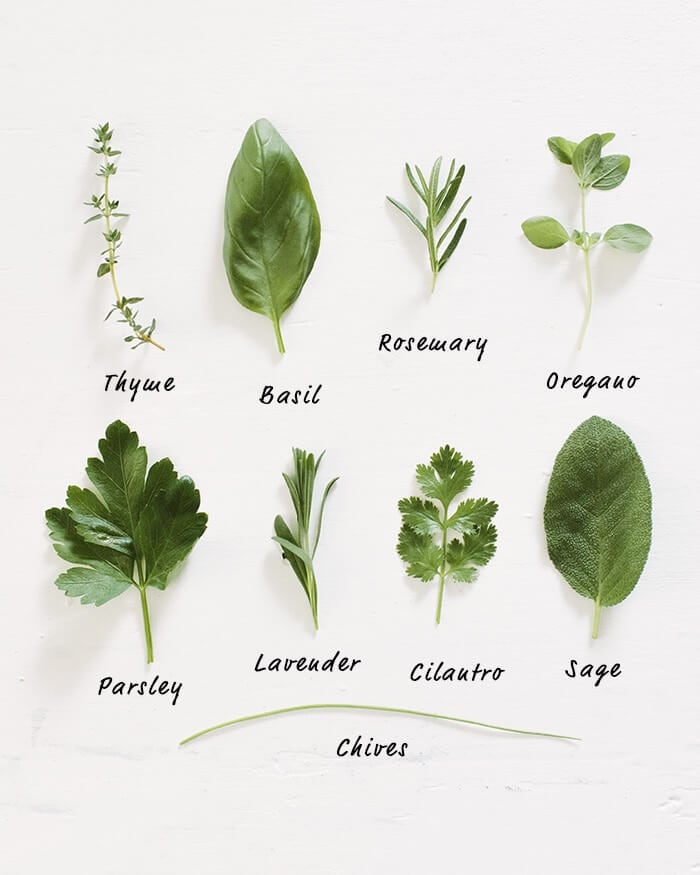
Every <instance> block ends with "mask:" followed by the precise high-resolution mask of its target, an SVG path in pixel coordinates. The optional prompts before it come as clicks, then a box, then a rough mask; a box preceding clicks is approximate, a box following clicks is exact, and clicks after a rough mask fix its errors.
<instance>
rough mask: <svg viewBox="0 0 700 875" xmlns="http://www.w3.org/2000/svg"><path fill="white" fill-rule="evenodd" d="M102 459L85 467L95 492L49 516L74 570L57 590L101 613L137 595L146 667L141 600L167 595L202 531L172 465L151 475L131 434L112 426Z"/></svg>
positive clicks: (195, 503) (73, 494)
mask: <svg viewBox="0 0 700 875" xmlns="http://www.w3.org/2000/svg"><path fill="white" fill-rule="evenodd" d="M99 450H100V455H101V456H102V458H101V459H97V458H91V459H88V462H87V469H86V471H87V475H88V477H89V479H90V481H91V483H92V485H93V486H94V487H95V490H96V491H93V490H91V489H82V488H80V487H79V486H69V487H68V492H67V497H66V504H67V505H68V506H67V507H61V508H58V507H52V508H50V509H49V510H47V511H46V524H47V525H48V527H49V532H50V535H51V538H52V540H53V542H54V544H53V546H54V549H55V550H56V552H57V553H58V555H59V556H60V557H61V559H65V560H66V562H70V563H71V564H72V565H73V567H72V568H70V569H68V571H64V572H63V574H61V575H60V576H59V577H58V578H57V579H56V586H57V587H58V588H59V589H62V590H63V591H64V593H65V594H66V595H67V596H70V597H73V598H80V602H81V604H84V605H87V604H93V605H103V604H105V603H106V602H108V601H110V600H111V599H113V598H116V597H117V596H119V595H121V594H122V593H123V592H126V590H127V589H129V588H130V587H132V586H133V587H135V588H136V589H137V590H138V592H139V596H140V599H141V612H142V615H143V625H144V632H145V636H146V651H147V659H148V662H149V663H150V662H153V639H152V636H151V621H150V616H149V611H148V601H147V597H146V592H147V590H148V587H150V586H152V587H155V588H156V589H165V587H166V586H167V584H168V578H169V576H170V574H171V573H172V572H173V570H174V569H175V568H176V566H178V565H179V564H180V563H181V562H182V561H183V559H185V557H186V556H187V555H188V554H189V552H190V551H191V550H192V547H193V546H194V545H195V543H196V542H197V541H198V540H199V538H200V537H201V536H202V535H203V533H204V530H205V529H206V527H207V515H206V514H205V513H198V511H199V492H198V490H197V489H196V488H195V485H194V483H193V482H192V480H190V478H189V477H178V475H177V471H175V469H174V467H173V463H172V462H171V461H170V459H167V458H166V459H161V460H160V461H158V462H155V464H153V465H151V468H150V470H147V469H148V457H147V455H146V448H145V447H142V446H140V445H139V438H138V435H137V434H136V432H133V431H131V430H130V429H129V426H128V425H125V424H124V423H123V422H121V421H119V420H117V421H116V422H113V423H112V424H111V425H110V426H108V427H107V432H106V435H105V437H104V438H103V439H102V440H101V441H100V442H99Z"/></svg>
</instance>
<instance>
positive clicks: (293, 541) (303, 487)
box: [272, 449, 338, 629]
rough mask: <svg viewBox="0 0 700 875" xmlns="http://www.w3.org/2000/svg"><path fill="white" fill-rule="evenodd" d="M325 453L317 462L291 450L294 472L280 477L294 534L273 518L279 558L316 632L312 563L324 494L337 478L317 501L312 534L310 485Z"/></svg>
mask: <svg viewBox="0 0 700 875" xmlns="http://www.w3.org/2000/svg"><path fill="white" fill-rule="evenodd" d="M324 453H325V450H324V452H323V453H321V455H320V456H319V457H318V459H314V455H313V453H307V452H306V450H298V449H293V450H292V456H293V459H294V472H293V473H292V475H291V476H290V475H289V474H282V477H284V482H285V483H286V484H287V489H288V490H289V494H290V496H291V498H292V504H293V505H294V513H295V514H296V525H295V526H294V530H292V527H291V526H288V525H287V523H286V522H285V521H284V520H283V519H282V517H281V516H276V517H275V537H274V538H273V539H272V540H273V541H277V543H278V544H280V545H281V547H282V556H283V557H284V558H285V559H286V560H287V561H288V562H289V564H290V565H291V566H292V570H293V571H294V573H295V574H296V576H297V577H298V579H299V583H301V585H302V587H303V589H304V592H305V593H306V597H307V598H308V600H309V605H310V607H311V614H312V616H313V618H314V626H315V627H316V629H318V593H317V590H316V575H315V573H314V566H313V560H314V557H315V556H316V549H317V548H318V540H319V538H320V537H321V522H322V520H323V508H324V507H325V504H326V499H327V498H328V493H329V492H330V491H331V489H332V488H333V487H334V486H335V484H336V482H337V481H338V478H337V477H334V478H333V480H331V481H330V483H329V484H328V485H327V486H326V488H325V489H324V491H323V497H322V499H321V507H320V510H319V512H318V520H317V522H316V533H315V535H313V536H312V534H311V505H312V503H313V497H314V484H315V482H316V475H317V474H318V466H319V465H320V464H321V459H322V458H323V456H324Z"/></svg>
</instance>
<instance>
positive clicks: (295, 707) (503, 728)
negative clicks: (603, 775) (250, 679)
mask: <svg viewBox="0 0 700 875" xmlns="http://www.w3.org/2000/svg"><path fill="white" fill-rule="evenodd" d="M330 709H332V710H340V711H379V712H381V713H386V714H408V715H409V716H412V717H427V718H428V719H430V720H447V721H450V722H452V723H464V724H466V725H469V726H479V727H481V728H483V729H495V730H497V731H498V732H513V733H515V734H517V735H537V736H540V737H543V738H561V739H564V740H566V741H580V740H581V739H580V738H577V737H576V736H573V735H557V734H555V733H553V732H537V731H534V730H531V729H513V728H512V727H510V726H499V725H497V724H495V723H482V722H481V721H479V720H467V719H466V718H464V717H451V716H450V715H448V714H433V713H431V712H430V711H415V710H414V709H413V708H391V707H388V706H385V705H349V704H345V703H342V702H341V703H338V702H332V703H326V704H318V705H292V706H291V707H289V708H276V709H275V710H274V711H262V712H261V713H259V714H249V715H248V716H247V717H236V718H235V719H234V720H226V721H225V722H224V723H217V724H216V725H215V726H210V727H208V728H207V729H202V730H200V731H199V732H195V733H194V735H188V736H187V738H184V739H183V740H182V741H181V742H180V745H183V744H189V742H191V741H194V740H195V739H196V738H201V737H202V736H203V735H207V734H208V733H210V732H216V731H217V730H219V729H224V728H226V727H227V726H234V725H236V724H237V723H249V722H250V721H252V720H263V719H264V718H266V717H274V716H276V715H277V714H291V713H292V712H295V711H320V710H330Z"/></svg>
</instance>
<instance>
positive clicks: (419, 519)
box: [399, 496, 442, 535]
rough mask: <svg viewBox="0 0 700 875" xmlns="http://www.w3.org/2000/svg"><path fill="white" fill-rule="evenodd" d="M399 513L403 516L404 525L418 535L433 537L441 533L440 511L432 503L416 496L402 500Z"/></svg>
mask: <svg viewBox="0 0 700 875" xmlns="http://www.w3.org/2000/svg"><path fill="white" fill-rule="evenodd" d="M399 512H400V513H401V515H402V516H403V521H404V523H405V524H406V525H408V526H410V527H411V528H412V529H414V530H415V531H416V532H418V534H419V535H433V534H435V533H436V532H440V531H442V522H441V520H440V511H439V510H438V508H437V507H436V506H435V505H434V504H433V503H432V501H424V500H423V499H422V498H417V497H416V496H412V497H411V498H402V499H401V501H400V502H399Z"/></svg>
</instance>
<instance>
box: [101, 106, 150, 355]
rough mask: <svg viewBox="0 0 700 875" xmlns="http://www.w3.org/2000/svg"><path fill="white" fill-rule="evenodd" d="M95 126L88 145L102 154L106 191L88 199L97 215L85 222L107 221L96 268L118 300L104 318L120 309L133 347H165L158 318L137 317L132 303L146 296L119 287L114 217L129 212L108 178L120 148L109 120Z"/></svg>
mask: <svg viewBox="0 0 700 875" xmlns="http://www.w3.org/2000/svg"><path fill="white" fill-rule="evenodd" d="M92 130H93V132H94V134H95V139H94V141H93V142H94V145H92V146H88V149H90V150H91V151H92V152H95V154H97V155H101V156H102V159H103V162H104V163H103V164H101V165H100V168H99V170H98V171H97V173H96V176H98V177H100V178H102V179H103V180H104V191H103V192H102V193H101V194H93V195H92V197H91V198H90V200H89V201H85V205H86V206H88V207H91V208H92V209H93V210H95V213H94V215H92V216H90V218H89V219H86V220H85V224H86V225H87V224H88V223H89V222H95V221H97V220H99V219H103V220H104V223H105V230H104V231H103V232H102V236H103V237H104V239H105V242H106V244H107V248H106V249H103V250H102V252H101V253H100V255H101V256H102V259H103V260H102V262H101V263H100V265H99V267H98V268H97V276H98V277H101V276H107V274H109V276H110V279H111V281H112V288H113V289H114V295H115V297H116V303H114V304H112V308H111V309H110V311H109V312H108V313H107V315H106V316H105V321H106V320H107V319H109V317H110V316H111V315H112V313H114V312H117V313H119V314H120V316H121V319H119V320H118V321H119V322H124V323H125V324H126V325H128V326H129V328H130V329H131V332H132V333H131V334H128V335H127V336H126V337H125V338H124V340H125V342H126V343H133V344H134V345H133V346H132V349H136V348H137V347H139V346H141V345H142V344H144V343H150V344H151V345H152V346H155V347H157V348H158V349H163V350H164V349H165V347H164V346H161V345H160V344H159V343H157V342H156V341H155V340H154V339H153V332H154V331H155V330H156V320H155V319H152V320H151V324H150V325H149V326H148V327H145V326H143V325H141V324H139V322H138V321H137V319H138V315H139V314H138V310H134V309H132V306H131V305H132V304H138V303H139V302H140V301H143V298H126V297H124V296H123V295H122V294H121V292H120V291H119V286H118V284H117V272H116V265H117V261H118V260H119V257H118V255H117V250H118V249H119V248H120V247H121V245H122V232H121V230H120V229H119V228H117V227H114V225H113V223H112V220H113V219H120V218H125V217H126V216H128V213H121V212H118V208H119V201H118V200H110V195H109V179H110V177H111V176H114V175H115V173H116V172H117V165H116V163H115V162H114V160H113V159H114V158H116V157H117V155H121V152H120V151H119V150H118V149H113V148H112V134H113V133H114V132H113V131H112V129H111V128H110V126H109V122H105V123H104V124H103V125H98V126H97V127H95V128H93V129H92Z"/></svg>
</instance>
